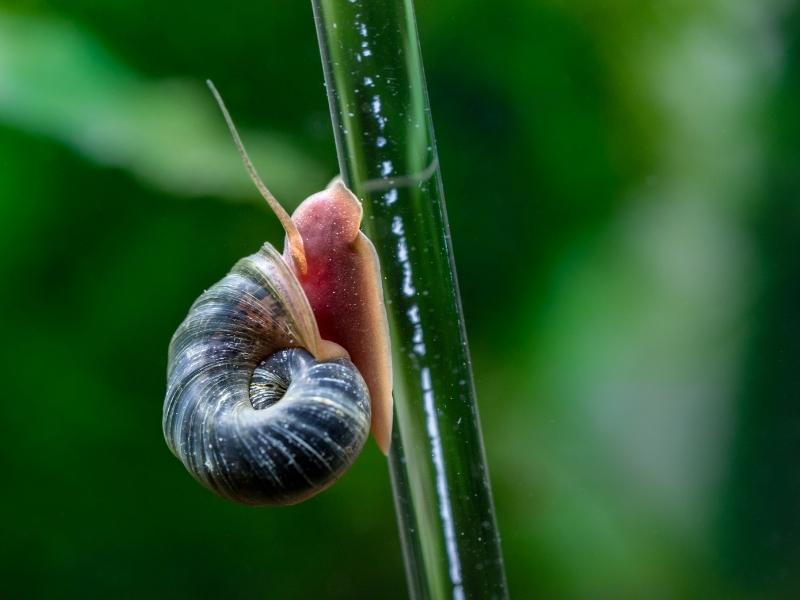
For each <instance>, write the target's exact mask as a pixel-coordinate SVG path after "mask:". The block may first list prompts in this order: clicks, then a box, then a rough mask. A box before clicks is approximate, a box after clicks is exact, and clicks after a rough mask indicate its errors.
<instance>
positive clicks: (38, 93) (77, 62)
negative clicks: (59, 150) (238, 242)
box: [0, 12, 330, 206]
mask: <svg viewBox="0 0 800 600" xmlns="http://www.w3.org/2000/svg"><path fill="white" fill-rule="evenodd" d="M223 93H224V90H223ZM232 110H233V112H234V114H235V113H236V111H235V107H232ZM0 120H3V121H5V122H7V123H10V124H13V125H15V126H17V127H20V128H23V129H25V130H28V131H32V132H35V133H38V134H40V135H44V136H47V137H51V138H53V139H56V140H59V141H60V142H62V143H64V144H67V145H69V146H70V147H72V148H74V149H75V150H77V151H78V152H80V153H81V154H83V155H84V156H86V157H87V158H88V159H90V160H92V161H95V162H97V163H99V164H105V165H110V166H117V167H121V168H124V169H128V170H129V171H131V172H132V173H134V174H135V175H137V176H138V177H140V178H141V179H142V180H144V181H145V182H147V183H149V184H150V185H153V186H156V187H158V188H159V189H162V190H164V191H167V192H170V193H173V194H177V195H181V196H196V195H214V196H221V197H225V198H230V199H241V198H254V197H256V193H255V190H254V188H253V186H252V184H251V183H250V181H249V180H248V179H247V177H246V175H245V173H244V170H243V168H242V165H241V161H240V160H239V156H238V154H237V153H236V151H235V148H234V146H233V143H232V141H231V140H230V136H229V135H228V133H227V130H226V129H225V128H224V124H223V121H222V116H221V115H220V114H219V111H218V110H217V108H216V106H215V104H214V103H213V101H212V99H211V95H210V94H209V93H208V91H207V90H206V89H205V86H204V85H203V83H202V82H189V81H182V80H180V79H175V80H169V81H162V82H156V83H153V82H148V81H146V80H144V79H142V78H141V77H138V76H137V75H136V74H135V73H133V72H131V71H130V70H129V69H127V68H126V67H125V66H124V65H122V64H120V63H119V61H117V60H116V59H115V58H114V57H112V56H110V55H109V54H108V53H107V52H106V51H105V50H104V49H103V48H102V47H100V46H99V45H98V44H97V43H96V42H95V41H94V40H93V39H92V38H91V36H90V35H89V34H88V33H87V32H85V31H82V30H81V29H80V28H79V27H78V26H76V25H75V24H72V23H69V22H66V21H60V20H47V19H43V18H39V17H22V16H12V15H10V14H7V13H2V12H0ZM243 137H244V139H245V141H246V143H247V145H248V148H249V151H250V153H251V155H252V157H253V160H254V161H255V163H256V164H257V165H259V166H260V167H261V171H262V177H264V179H265V181H267V182H268V184H269V185H270V187H271V188H272V189H273V191H274V192H275V193H276V195H278V196H279V197H281V198H286V199H287V205H289V206H292V205H294V204H296V203H298V202H299V201H300V200H302V198H304V197H305V196H307V195H308V194H310V193H312V192H313V191H315V190H316V189H319V188H321V187H322V186H323V184H324V182H325V180H326V178H328V177H329V176H330V174H329V173H326V170H325V169H324V168H323V167H322V166H321V165H319V164H318V163H316V162H315V161H314V160H312V159H311V158H310V157H308V156H307V155H306V154H305V153H303V152H302V151H301V150H300V149H298V148H296V147H295V146H293V145H292V143H291V142H289V141H288V140H285V139H281V138H280V137H278V136H277V135H264V134H260V135H256V134H247V133H244V135H243Z"/></svg>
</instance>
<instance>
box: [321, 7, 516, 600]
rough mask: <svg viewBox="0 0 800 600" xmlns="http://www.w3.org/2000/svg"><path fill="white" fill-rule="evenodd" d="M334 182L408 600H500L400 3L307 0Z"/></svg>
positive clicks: (470, 397)
mask: <svg viewBox="0 0 800 600" xmlns="http://www.w3.org/2000/svg"><path fill="white" fill-rule="evenodd" d="M312 4H313V7H314V13H315V17H316V23H317V33H318V36H319V41H320V51H321V53H322V61H323V67H324V71H325V81H326V84H327V90H328V98H329V101H330V107H331V116H332V119H333V126H334V132H335V138H336V144H337V150H338V154H339V163H340V168H341V173H342V176H343V177H344V179H345V181H346V183H347V184H348V185H349V186H350V187H351V188H352V189H353V190H354V191H355V193H356V194H357V195H358V196H359V197H360V198H361V199H362V200H363V201H364V209H365V220H364V222H365V228H366V230H367V233H368V234H369V236H370V238H371V239H372V241H373V243H374V244H375V247H376V249H377V251H378V255H379V256H380V260H381V268H382V272H383V276H384V293H385V299H386V305H387V310H388V312H389V320H390V327H391V336H392V345H393V360H394V377H395V381H394V386H395V387H394V390H395V421H394V423H395V425H394V432H393V438H392V449H391V453H390V470H391V475H392V485H393V488H394V496H395V504H396V509H397V515H398V520H399V527H400V534H401V538H402V545H403V549H404V555H405V561H406V571H407V576H408V582H409V588H410V593H411V596H412V597H414V598H505V597H506V596H507V591H506V581H505V574H504V572H503V563H502V557H501V552H500V544H499V539H498V535H497V527H496V524H495V517H494V509H493V507H492V498H491V490H490V487H489V477H488V472H487V469H486V461H485V458H484V451H483V442H482V440H481V434H480V428H479V423H478V411H477V405H476V401H475V391H474V384H473V381H472V372H471V367H470V359H469V351H468V348H467V341H466V336H465V333H464V326H463V319H462V313H461V303H460V299H459V294H458V288H457V283H456V277H455V269H454V264H453V255H452V250H451V247H450V236H449V230H448V225H447V218H446V214H445V209H444V196H443V192H442V184H441V176H440V172H439V163H438V158H437V153H436V146H435V143H434V138H433V127H432V124H431V120H430V111H429V106H428V98H427V92H426V88H425V81H424V75H423V71H422V63H421V60H420V52H419V44H418V40H417V31H416V23H415V19H414V11H413V6H412V3H411V1H410V0H405V1H404V0H384V1H382V2H377V1H376V0H312Z"/></svg>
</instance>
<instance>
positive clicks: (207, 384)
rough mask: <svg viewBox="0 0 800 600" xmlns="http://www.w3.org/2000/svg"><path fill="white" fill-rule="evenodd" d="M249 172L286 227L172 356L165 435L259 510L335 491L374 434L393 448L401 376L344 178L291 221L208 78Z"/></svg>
mask: <svg viewBox="0 0 800 600" xmlns="http://www.w3.org/2000/svg"><path fill="white" fill-rule="evenodd" d="M209 87H210V88H211V90H212V92H213V93H214V96H215V98H216V99H217V102H218V103H219V105H220V108H221V109H222V112H223V115H224V116H225V119H226V122H227V123H228V126H229V128H230V130H231V133H232V135H233V138H234V141H235V142H236V145H237V148H238V149H239V152H240V154H241V156H242V159H243V161H244V163H245V167H246V168H247V171H248V173H249V174H250V176H251V178H252V179H253V181H254V183H255V184H256V187H258V189H259V191H260V192H261V194H262V195H263V196H264V198H265V200H266V201H267V202H268V204H269V205H270V207H271V208H272V210H273V211H274V212H275V214H276V216H277V217H278V219H279V220H280V221H281V224H282V225H283V227H284V229H285V230H286V241H285V247H284V252H283V255H281V254H280V253H278V251H277V250H276V249H275V248H274V247H273V246H271V245H270V244H268V243H266V244H264V246H263V247H262V248H261V249H260V250H259V251H258V252H257V253H255V254H253V255H251V256H248V257H246V258H243V259H242V260H240V261H239V262H238V263H237V264H236V265H235V266H234V267H233V269H232V270H231V272H230V273H229V274H228V275H226V276H225V277H224V278H223V279H222V280H221V281H220V282H218V283H217V284H215V285H214V286H212V287H211V288H209V289H208V290H207V291H206V292H204V293H203V294H202V295H201V296H200V297H199V298H198V299H197V301H196V302H195V303H194V304H193V305H192V307H191V309H190V310H189V314H188V315H187V317H186V319H185V320H184V321H183V323H181V325H180V326H179V327H178V330H177V331H176V332H175V335H174V336H173V338H172V342H171V343H170V347H169V364H168V370H167V395H166V399H165V401H164V419H163V427H164V437H165V438H166V441H167V444H168V445H169V447H170V449H171V450H172V452H173V453H174V454H175V455H176V456H177V457H178V458H179V459H180V460H181V462H183V464H184V465H185V466H186V468H187V469H188V470H189V472H190V473H191V474H192V475H193V476H194V477H195V478H196V479H197V480H198V481H199V482H200V483H202V484H203V485H205V486H207V487H208V488H210V489H211V490H213V491H215V492H217V493H218V494H220V495H221V496H224V497H226V498H230V499H232V500H236V501H238V502H243V503H245V504H257V505H280V504H294V503H296V502H300V501H301V500H304V499H306V498H309V497H310V496H313V495H314V494H316V493H318V492H320V491H322V490H324V489H325V488H327V487H328V486H329V485H331V484H332V483H333V482H334V481H335V480H336V479H337V478H338V477H339V476H340V475H341V474H342V473H343V472H344V471H345V470H346V469H347V468H348V467H349V466H350V465H351V464H352V463H353V461H354V460H355V458H356V457H357V456H358V454H359V452H360V451H361V448H362V447H363V445H364V442H365V441H366V438H367V436H368V434H369V431H370V429H371V431H372V433H373V435H374V437H375V441H376V442H377V444H378V446H379V447H380V449H381V450H382V451H383V452H384V453H386V452H388V448H389V442H390V437H391V428H392V367H391V358H390V352H389V334H388V326H387V321H386V313H385V310H384V306H383V293H382V289H381V282H380V281H381V280H380V268H379V265H378V259H377V255H376V254H375V250H374V248H373V246H372V243H371V242H370V241H369V240H368V239H367V238H366V236H364V234H363V233H361V231H360V230H359V227H360V225H361V218H362V208H361V203H360V202H359V201H358V199H357V198H356V197H355V196H354V195H353V193H352V192H351V191H350V190H349V189H347V187H346V186H345V185H344V184H343V183H342V182H341V180H339V179H335V180H334V181H333V182H332V183H331V184H330V185H329V186H328V187H327V188H326V189H325V190H323V191H321V192H319V193H317V194H314V195H312V196H310V197H309V198H307V199H306V200H305V201H303V202H302V203H301V204H300V206H298V208H297V209H296V210H295V212H294V213H293V215H292V216H291V217H290V216H289V215H288V213H287V212H286V211H285V210H284V209H283V208H282V207H281V206H280V204H279V203H278V202H277V200H276V199H275V198H274V197H273V196H272V194H271V193H270V192H269V190H268V189H267V188H266V186H265V185H264V184H263V182H262V181H261V179H260V178H259V176H258V174H257V173H256V170H255V167H254V166H253V164H252V162H251V161H250V159H249V157H248V156H247V152H246V151H245V149H244V146H243V145H242V143H241V140H240V139H239V135H238V133H237V132H236V128H235V127H234V125H233V121H232V120H231V118H230V116H229V114H228V112H227V110H226V109H225V105H224V104H223V102H222V99H221V98H220V97H219V94H218V93H217V91H216V89H215V88H214V87H213V85H212V84H211V83H210V82H209Z"/></svg>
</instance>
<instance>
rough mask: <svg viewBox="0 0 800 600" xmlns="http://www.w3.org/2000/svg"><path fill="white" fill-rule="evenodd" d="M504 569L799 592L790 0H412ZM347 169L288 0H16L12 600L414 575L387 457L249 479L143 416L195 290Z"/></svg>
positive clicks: (149, 413) (393, 590) (2, 135)
mask: <svg viewBox="0 0 800 600" xmlns="http://www.w3.org/2000/svg"><path fill="white" fill-rule="evenodd" d="M417 17H418V22H419V27H420V36H421V40H422V50H423V56H424V59H425V64H426V70H427V78H428V82H429V87H430V90H429V91H430V94H431V102H432V106H433V116H434V121H435V124H436V129H437V134H438V139H439V147H440V154H441V164H442V170H443V174H444V180H445V188H446V192H447V198H448V209H449V216H450V222H451V227H452V236H453V243H454V246H455V255H456V262H457V264H458V269H459V279H460V282H461V289H462V294H463V302H464V310H465V314H466V320H467V329H468V332H469V336H470V341H471V346H472V352H473V359H474V366H475V377H476V383H477V387H478V395H479V401H480V410H481V416H482V423H483V431H484V436H485V442H486V449H487V454H488V460H489V465H490V471H491V474H492V480H493V487H494V492H495V502H496V508H497V517H498V521H499V527H500V532H501V536H502V541H503V546H504V553H505V559H506V567H507V574H508V579H509V587H510V591H511V594H512V596H513V597H516V598H531V597H545V598H568V599H569V598H700V597H703V598H709V597H715V598H716V597H719V598H790V597H798V596H800V470H798V465H797V458H798V456H800V392H799V390H800V320H798V309H800V203H798V194H799V193H800V96H799V95H798V93H799V92H800V59H798V56H800V11H799V10H798V8H797V7H796V6H795V4H794V3H790V2H786V1H782V0H781V1H778V0H760V1H759V2H751V1H748V0H670V1H659V2H648V1H642V0H609V1H607V2H603V3H595V2H591V1H589V0H571V1H566V0H535V1H534V0H527V1H523V0H515V1H509V2H504V3H501V4H498V5H496V6H494V5H490V4H486V3H478V2H463V1H458V2H457V1H456V0H438V1H437V2H432V1H430V0H419V1H418V2H417ZM207 77H210V78H212V79H214V80H215V82H216V83H217V85H218V87H219V88H220V90H221V91H222V93H223V95H224V96H225V98H226V101H227V102H228V104H229V106H230V108H231V110H232V112H233V114H234V117H235V118H236V119H237V121H238V123H239V125H240V127H241V129H242V130H243V135H244V137H245V140H246V142H247V144H248V146H249V147H250V148H251V149H252V153H253V155H254V159H255V161H256V163H257V164H258V165H259V166H260V169H261V172H262V174H263V175H264V177H265V179H266V180H267V182H268V183H269V184H270V185H271V187H272V188H273V190H274V191H275V192H276V195H278V197H279V198H281V199H283V200H284V202H285V203H286V204H287V205H288V206H289V207H292V206H294V205H296V204H297V203H298V202H299V201H300V200H302V198H303V197H305V195H307V194H309V193H311V192H313V191H315V190H317V189H318V188H320V187H322V186H323V185H324V183H325V182H326V181H327V180H328V179H329V178H330V177H331V176H332V175H333V174H334V173H335V171H336V165H337V162H336V157H335V150H334V147H333V142H332V135H331V130H330V121H329V115H328V105H327V101H326V98H325V95H324V89H323V86H322V72H321V67H320V59H319V55H318V49H317V42H316V37H315V33H314V27H313V21H312V15H311V7H310V4H309V3H307V2H291V3H289V2H277V1H272V2H270V1H262V2H252V1H250V0H229V1H228V2H226V3H224V4H219V3H212V2H205V1H197V2H191V3H190V2H183V1H176V2H163V1H158V2H156V1H154V0H137V1H135V2H134V1H132V0H115V2H113V3H109V2H101V1H100V0H69V1H66V0H48V1H44V2H41V1H36V0H20V1H8V0H5V1H3V2H0V274H1V275H2V281H3V293H2V295H0V308H1V309H2V314H3V319H2V323H3V343H2V345H0V364H2V369H3V373H2V375H3V382H4V386H3V387H4V393H3V397H2V404H0V411H1V412H0V415H1V416H0V431H1V432H2V435H0V467H1V468H2V471H0V472H1V473H2V481H3V493H2V495H0V507H2V519H1V520H0V581H2V584H0V595H3V596H10V597H17V596H19V597H47V598H53V597H73V596H74V597H80V596H85V597H120V598H124V597H135V598H139V597H169V598H203V597H209V598H213V597H225V598H245V597H247V598H252V597H271V598H312V597H325V598H403V597H405V594H406V591H405V582H404V572H403V566H402V561H401V557H400V547H399V542H398V538H397V532H396V525H395V518H394V513H393V507H392V499H391V491H390V486H389V480H388V475H387V469H386V464H385V460H384V459H383V457H382V456H381V455H380V453H379V452H378V451H377V449H376V447H375V445H374V444H373V443H369V444H368V446H367V448H366V450H365V451H364V453H363V455H362V458H361V459H360V460H359V461H358V462H357V463H356V466H355V467H354V468H353V469H352V470H351V471H350V472H349V474H348V475H346V476H345V477H344V478H343V479H342V480H341V481H340V482H339V483H338V484H337V485H336V486H334V487H333V488H332V489H331V490H329V491H328V492H326V493H324V494H322V495H321V496H319V497H317V498H315V499H313V500H311V501H309V502H306V503H304V504H302V505H299V506H296V507H292V508H286V509H251V508H244V507H239V506H235V505H232V504H230V503H227V502H225V501H223V500H220V499H218V498H216V497H215V496H213V495H212V494H211V493H209V492H207V491H205V490H203V489H201V488H200V487H199V486H198V485H197V484H196V483H195V482H194V481H192V480H191V479H190V477H189V476H188V475H187V474H186V473H185V471H184V469H183V467H182V466H181V465H180V464H179V462H178V461H177V460H176V459H174V458H173V457H172V456H171V454H170V453H169V451H168V450H167V448H166V445H165V444H164V442H163V440H162V434H161V405H162V400H163V394H164V389H165V369H166V349H167V344H168V342H169V338H170V336H171V335H172V332H173V331H174V329H175V328H176V326H177V325H178V323H179V322H180V321H181V320H182V318H183V316H184V315H185V313H186V311H187V309H188V307H189V305H190V304H191V302H192V301H193V300H194V298H195V297H196V296H197V295H198V294H199V293H200V292H201V291H202V290H203V289H205V288H206V287H208V286H209V285H211V284H212V283H213V282H215V281H216V280H218V279H219V278H221V277H222V275H223V274H224V273H225V272H226V271H227V270H228V269H229V268H230V267H231V266H232V265H233V263H234V262H235V261H236V260H237V259H238V258H239V257H241V256H243V255H245V254H249V253H252V252H253V251H255V249H256V248H258V246H259V245H260V244H261V243H262V242H263V241H264V240H271V241H273V242H277V241H279V240H280V239H281V236H280V234H279V230H278V226H277V223H276V221H275V219H274V218H273V217H272V216H271V215H270V214H269V212H268V211H267V209H266V207H265V206H264V205H263V202H262V201H260V200H259V198H258V197H257V196H256V193H255V190H254V189H253V188H252V186H251V184H250V183H249V181H248V180H247V177H246V175H245V173H244V170H243V168H242V166H241V164H240V162H239V159H238V156H237V155H236V152H235V150H234V147H233V145H232V143H231V141H230V139H229V137H228V135H227V132H226V131H225V129H224V123H223V121H222V119H221V117H220V115H219V114H218V112H217V109H216V107H215V106H214V105H213V102H212V99H211V96H210V95H209V94H208V93H207V91H206V90H205V88H204V86H203V83H202V82H203V80H204V79H205V78H207Z"/></svg>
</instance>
